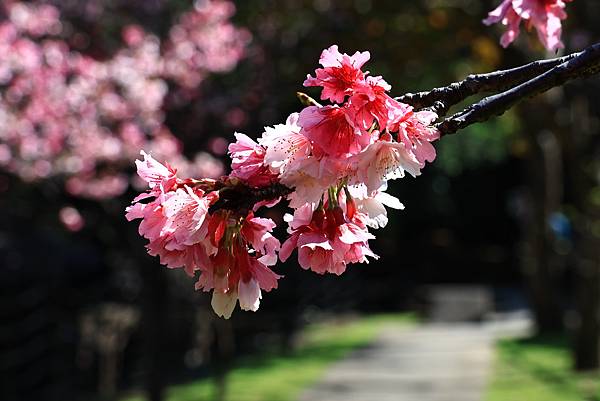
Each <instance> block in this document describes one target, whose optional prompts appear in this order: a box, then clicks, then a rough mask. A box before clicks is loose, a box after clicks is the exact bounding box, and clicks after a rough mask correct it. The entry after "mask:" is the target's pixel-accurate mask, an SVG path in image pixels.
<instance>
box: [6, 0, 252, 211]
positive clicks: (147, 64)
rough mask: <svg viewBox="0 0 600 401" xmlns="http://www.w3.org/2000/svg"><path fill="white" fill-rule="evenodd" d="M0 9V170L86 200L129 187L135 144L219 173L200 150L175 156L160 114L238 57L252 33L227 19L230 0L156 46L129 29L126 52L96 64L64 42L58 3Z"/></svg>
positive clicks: (201, 10) (201, 171) (181, 24)
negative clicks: (1, 12)
mask: <svg viewBox="0 0 600 401" xmlns="http://www.w3.org/2000/svg"><path fill="white" fill-rule="evenodd" d="M1 7H4V8H5V11H6V15H8V18H7V19H6V20H4V21H2V22H0V84H1V85H2V86H3V87H4V88H3V90H2V91H1V92H0V168H2V169H3V170H6V171H9V172H11V173H13V174H16V175H18V176H19V177H21V178H22V179H23V180H25V181H30V182H34V181H37V180H42V179H46V178H50V177H61V178H64V182H65V188H66V190H67V192H69V193H70V194H71V195H75V196H79V197H86V198H92V199H102V198H107V197H113V196H117V195H120V194H122V193H123V192H124V191H125V190H126V189H127V187H128V185H129V183H130V181H131V179H130V176H129V175H128V172H129V170H130V169H131V160H132V159H134V158H135V157H136V156H137V155H138V153H139V150H140V149H142V148H143V149H146V150H148V151H150V152H152V154H153V155H155V156H156V157H160V158H161V159H168V160H169V161H170V162H172V163H174V164H176V165H177V166H178V168H179V170H180V171H181V172H183V173H184V174H186V175H200V176H207V177H208V176H212V177H216V176H219V175H221V174H222V173H223V171H224V168H223V165H222V163H221V162H220V161H218V160H217V159H215V158H213V157H212V156H210V155H209V154H207V153H199V154H198V155H196V156H195V158H193V160H189V159H186V158H185V157H184V156H183V155H182V150H183V149H182V144H181V143H180V141H179V140H178V139H177V138H176V137H175V136H174V135H173V134H172V133H171V132H170V131H169V129H168V128H167V126H166V125H165V123H164V119H165V118H164V111H163V109H164V106H165V102H166V98H167V95H168V92H169V91H170V90H175V91H177V90H182V88H183V89H184V90H190V89H195V88H196V87H197V86H198V85H199V84H200V83H201V82H202V81H203V80H204V79H205V78H206V77H207V76H208V75H209V74H211V73H213V72H224V71H229V70H231V69H232V68H233V67H235V65H236V64H237V62H238V61H239V60H240V58H241V57H243V55H244V51H245V48H246V44H247V43H248V41H249V39H250V35H249V33H248V32H247V31H246V30H243V29H239V28H237V27H235V26H234V25H233V24H231V22H230V21H229V18H230V17H231V16H232V15H233V13H234V12H235V8H234V6H233V5H232V4H231V3H230V2H229V1H225V0H214V1H204V2H201V3H200V2H199V3H197V4H196V6H195V7H194V8H193V9H191V10H190V11H188V12H186V13H184V14H182V15H181V16H180V17H179V19H178V21H177V23H176V24H175V25H173V26H172V28H171V29H170V33H169V34H168V37H167V39H165V40H164V41H162V42H161V40H159V38H157V37H156V36H154V35H152V34H149V33H147V32H145V31H144V30H143V28H142V27H140V26H138V25H130V26H127V27H125V28H124V30H123V40H124V45H123V47H122V48H120V49H119V50H118V51H116V52H115V53H114V54H113V55H112V56H110V57H109V58H106V59H102V60H98V59H95V58H93V57H91V56H89V55H86V54H84V53H81V52H79V51H77V50H75V49H73V48H71V47H70V45H69V44H68V42H67V41H65V40H63V37H62V36H61V34H62V29H63V24H62V23H61V16H60V13H59V11H58V9H57V8H56V7H54V6H52V5H49V4H41V5H40V4H36V3H25V2H18V1H16V2H9V3H6V4H4V5H3V6H1ZM186 49H187V50H186ZM169 84H171V85H169ZM170 88H171V89H170Z"/></svg>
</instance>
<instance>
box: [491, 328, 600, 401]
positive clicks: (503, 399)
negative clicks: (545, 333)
mask: <svg viewBox="0 0 600 401" xmlns="http://www.w3.org/2000/svg"><path fill="white" fill-rule="evenodd" d="M571 367H572V362H571V357H570V352H569V346H568V343H567V341H566V340H565V338H564V337H558V336H557V337H534V338H530V339H524V340H503V341H500V342H499V343H498V345H497V346H496V361H495V368H494V374H493V377H492V380H491V383H490V386H489V390H488V393H487V397H486V401H592V400H600V375H599V374H598V373H597V372H595V373H575V372H574V371H573V370H572V369H571Z"/></svg>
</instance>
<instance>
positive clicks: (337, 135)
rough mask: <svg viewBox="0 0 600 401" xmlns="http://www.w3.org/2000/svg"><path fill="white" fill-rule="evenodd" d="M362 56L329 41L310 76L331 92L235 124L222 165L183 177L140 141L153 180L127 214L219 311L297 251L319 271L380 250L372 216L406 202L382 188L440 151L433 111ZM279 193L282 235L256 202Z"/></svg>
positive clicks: (243, 297)
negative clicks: (266, 120)
mask: <svg viewBox="0 0 600 401" xmlns="http://www.w3.org/2000/svg"><path fill="white" fill-rule="evenodd" d="M368 59H369V53H368V52H356V53H355V54H354V55H353V56H348V55H347V54H341V53H340V52H339V51H338V48H337V46H335V45H334V46H331V47H330V48H328V49H326V50H324V51H323V53H322V54H321V60H320V63H321V65H322V66H323V67H324V68H321V69H318V70H317V72H316V76H317V78H311V77H310V76H309V78H308V79H307V80H306V82H305V85H307V86H321V87H322V95H321V98H322V99H331V100H332V101H334V102H337V103H338V104H330V105H323V106H321V105H316V104H315V105H310V106H307V107H305V108H304V109H303V110H301V111H300V112H299V113H292V114H291V115H290V116H289V117H288V118H287V121H286V122H285V124H278V125H275V126H273V127H266V128H265V130H264V132H263V133H262V135H261V137H260V138H258V139H257V140H256V141H255V140H254V139H252V138H251V137H249V136H247V135H245V134H240V133H236V134H235V138H236V141H235V142H234V143H232V144H230V145H229V156H230V157H231V173H230V174H229V175H228V176H223V177H221V178H219V179H218V180H210V179H206V178H200V179H189V178H180V177H179V176H178V175H177V174H178V173H177V171H176V170H175V169H174V168H171V167H170V166H168V165H162V164H160V163H158V162H156V161H155V160H154V159H153V158H152V157H151V156H149V155H148V154H146V153H144V152H142V156H143V157H144V160H142V161H139V160H138V161H137V162H136V163H137V165H138V174H139V175H140V177H141V178H142V179H143V180H144V181H145V182H146V183H147V184H148V186H149V189H148V191H147V192H145V193H143V194H141V195H139V196H138V197H137V198H135V199H134V201H133V203H132V205H131V206H130V207H129V208H128V210H127V215H126V216H127V218H128V219H130V220H131V219H137V218H141V219H142V222H141V223H140V228H139V231H140V234H141V235H142V236H144V237H145V238H147V239H148V240H149V244H148V251H149V253H150V254H151V255H157V256H159V257H160V258H161V262H162V263H163V264H166V265H167V266H168V267H172V268H178V267H183V268H184V270H185V271H186V272H187V273H188V274H189V275H193V276H196V274H197V273H198V272H199V276H198V281H197V283H196V288H197V289H201V290H204V291H212V293H213V295H212V302H211V305H212V307H213V309H214V311H215V312H216V313H217V315H219V316H222V317H225V318H229V317H230V316H231V314H232V313H233V310H234V309H235V306H236V305H237V304H238V303H239V305H240V308H241V309H243V310H251V311H256V310H257V309H258V307H259V304H260V300H261V297H262V293H263V292H264V291H270V290H272V289H274V288H276V287H277V281H278V279H279V278H280V277H281V276H280V275H278V274H277V273H275V272H274V271H273V270H271V267H272V266H274V265H275V264H276V262H277V260H278V259H279V260H281V261H286V260H288V259H289V258H290V257H291V255H292V254H293V253H294V252H297V255H298V264H299V265H300V267H302V268H303V269H306V270H311V271H313V272H316V273H318V274H326V273H332V274H336V275H340V274H342V273H343V272H344V271H345V270H346V269H347V267H348V265H350V264H354V263H368V262H369V260H370V259H377V258H378V257H377V256H376V255H375V254H374V253H373V251H372V250H371V248H370V246H369V241H370V240H372V239H374V238H375V236H374V235H373V234H372V233H371V232H370V231H369V228H380V227H384V226H385V225H386V224H387V221H388V216H387V209H386V207H387V208H393V209H403V208H404V207H403V206H402V204H401V203H400V201H399V200H398V199H397V198H395V197H393V196H391V195H389V194H387V193H386V190H387V184H388V181H389V180H392V179H397V178H402V177H404V175H405V173H406V172H408V173H409V174H411V175H412V176H418V175H419V174H420V173H421V169H422V168H424V167H425V163H426V162H431V161H433V160H434V159H435V150H434V148H433V145H432V144H431V142H433V141H435V140H437V139H438V138H439V132H438V131H437V130H436V129H435V128H434V127H433V126H432V124H433V123H434V121H435V120H436V119H437V115H436V114H435V113H433V112H430V111H423V110H420V111H415V110H413V108H412V107H410V106H408V105H406V104H403V103H400V102H398V101H397V100H395V99H393V98H392V97H391V96H389V95H388V92H389V91H390V90H391V87H390V85H389V84H387V83H386V82H385V80H384V79H383V78H382V77H371V76H369V74H368V73H367V72H363V71H361V70H360V68H361V67H362V66H363V64H364V63H365V62H366V61H367V60H368ZM274 188H279V189H281V188H286V189H287V190H286V191H283V192H282V193H281V194H279V193H272V191H273V190H274ZM236 194H238V195H236ZM256 194H263V195H260V196H259V195H256ZM265 194H267V195H265ZM268 194H270V195H268ZM235 196H238V197H239V199H235ZM282 196H286V198H287V200H288V202H289V203H288V205H289V207H290V208H292V209H293V213H292V214H286V215H285V216H284V220H285V221H287V223H288V234H289V237H288V238H287V239H286V240H285V241H284V242H283V245H281V246H280V241H279V240H278V239H277V238H275V237H274V236H273V235H272V232H273V230H274V228H275V223H274V222H273V221H272V220H270V219H266V218H261V217H258V216H255V213H259V212H260V209H261V208H262V207H263V206H267V207H268V206H273V205H274V204H275V203H277V202H279V201H280V200H281V197H282ZM232 197H233V198H232Z"/></svg>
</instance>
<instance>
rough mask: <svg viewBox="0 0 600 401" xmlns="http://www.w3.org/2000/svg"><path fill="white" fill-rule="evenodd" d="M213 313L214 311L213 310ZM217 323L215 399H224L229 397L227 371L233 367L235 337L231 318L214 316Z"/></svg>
mask: <svg viewBox="0 0 600 401" xmlns="http://www.w3.org/2000/svg"><path fill="white" fill-rule="evenodd" d="M211 313H212V311H211ZM213 319H214V323H215V325H214V326H215V340H216V344H215V345H216V352H215V355H214V356H215V358H214V360H213V366H214V367H215V398H214V399H215V401H224V400H225V398H226V397H227V373H228V372H229V369H230V368H231V362H232V360H233V354H234V351H235V338H234V332H233V326H232V324H231V320H225V319H221V318H218V317H213Z"/></svg>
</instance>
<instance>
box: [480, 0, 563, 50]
mask: <svg viewBox="0 0 600 401" xmlns="http://www.w3.org/2000/svg"><path fill="white" fill-rule="evenodd" d="M570 1H572V0H503V1H502V3H501V4H500V5H499V6H498V7H497V8H496V9H494V10H493V11H491V12H490V13H489V15H488V17H487V18H486V19H485V20H483V22H484V23H485V24H486V25H491V24H495V23H498V22H500V23H501V24H502V25H505V26H506V27H507V30H506V32H505V33H504V34H503V35H502V38H501V39H500V44H501V45H502V46H503V47H507V46H508V45H510V44H511V43H512V42H513V41H514V40H515V39H516V38H517V37H518V36H519V26H520V24H521V21H524V22H525V26H526V27H527V29H530V28H531V27H534V28H535V29H536V31H537V34H538V38H539V39H540V41H541V42H542V44H543V45H544V47H545V48H546V49H548V50H550V51H557V50H558V49H562V48H563V47H564V44H563V43H562V41H561V38H560V37H561V33H562V20H564V19H566V18H567V13H566V12H565V7H566V3H568V2H570Z"/></svg>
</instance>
